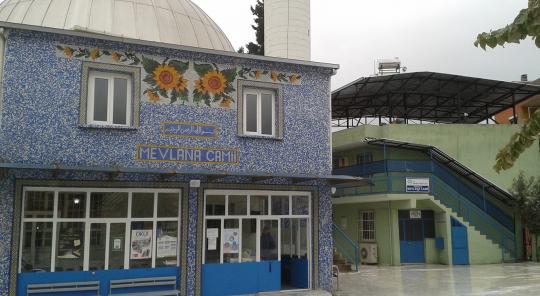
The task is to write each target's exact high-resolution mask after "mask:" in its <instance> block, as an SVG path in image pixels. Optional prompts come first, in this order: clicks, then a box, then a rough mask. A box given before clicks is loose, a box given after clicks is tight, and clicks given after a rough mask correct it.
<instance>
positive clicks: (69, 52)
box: [64, 47, 73, 60]
mask: <svg viewBox="0 0 540 296" xmlns="http://www.w3.org/2000/svg"><path fill="white" fill-rule="evenodd" d="M64 54H65V55H66V57H67V58H68V59H70V60H71V59H72V58H73V49H71V48H69V47H64Z"/></svg>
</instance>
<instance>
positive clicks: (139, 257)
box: [129, 221, 154, 268]
mask: <svg viewBox="0 0 540 296" xmlns="http://www.w3.org/2000/svg"><path fill="white" fill-rule="evenodd" d="M153 227H154V222H151V221H144V222H143V221H136V222H131V241H130V242H131V245H130V247H131V250H130V257H129V268H151V267H152V245H153V243H152V238H153V233H152V230H153Z"/></svg>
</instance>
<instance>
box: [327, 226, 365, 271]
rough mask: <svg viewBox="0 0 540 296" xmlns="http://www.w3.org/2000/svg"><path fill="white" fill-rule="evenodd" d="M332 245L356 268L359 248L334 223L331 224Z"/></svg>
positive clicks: (358, 262) (358, 261)
mask: <svg viewBox="0 0 540 296" xmlns="http://www.w3.org/2000/svg"><path fill="white" fill-rule="evenodd" d="M332 236H333V238H334V247H335V248H336V250H337V251H338V252H339V253H340V254H341V255H342V256H343V257H345V259H347V261H349V262H351V263H352V264H354V266H355V267H356V270H358V265H359V264H360V255H359V254H360V248H359V247H358V245H357V244H356V243H355V242H353V241H352V240H351V239H350V238H349V236H347V234H346V233H345V232H344V231H343V230H342V229H341V228H339V227H338V226H337V225H336V224H335V223H334V224H333V233H332Z"/></svg>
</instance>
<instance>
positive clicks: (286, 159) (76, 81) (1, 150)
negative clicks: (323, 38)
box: [0, 30, 332, 295]
mask: <svg viewBox="0 0 540 296" xmlns="http://www.w3.org/2000/svg"><path fill="white" fill-rule="evenodd" d="M56 44H76V45H80V46H87V47H91V46H96V47H101V48H108V49H113V50H119V51H130V52H137V53H142V54H148V55H154V56H168V57H175V58H178V59H183V60H196V61H199V62H206V63H220V64H234V65H238V66H239V67H252V68H257V69H269V70H275V71H282V72H294V73H299V75H301V76H302V82H301V84H300V85H283V96H284V110H285V112H284V113H285V117H284V131H283V140H274V139H260V138H246V137H239V136H238V135H237V116H238V115H237V111H236V110H231V109H222V108H209V107H196V106H185V105H167V104H152V103H147V102H143V103H142V104H141V109H140V127H139V128H138V129H134V130H127V129H103V128H88V127H80V126H79V112H80V105H79V104H80V91H81V87H80V85H81V81H80V80H81V69H82V62H81V61H79V60H76V59H73V60H69V59H65V58H59V57H57V55H56V53H55V46H56ZM6 49H7V50H6V58H5V67H4V89H3V104H2V105H3V110H2V112H3V117H2V122H1V125H0V143H1V145H0V161H1V162H9V163H25V164H61V165H80V166H100V167H126V168H160V169H169V168H171V169H182V170H194V171H197V170H199V171H200V170H201V169H206V170H213V171H220V172H237V173H247V174H249V173H251V172H257V173H268V174H281V175H294V174H302V175H313V176H323V175H330V174H331V159H330V158H331V143H330V122H329V119H330V104H329V99H330V76H331V72H330V70H329V69H323V68H317V67H311V66H301V65H289V64H282V63H270V62H265V61H257V60H251V59H242V58H237V57H227V56H220V55H210V54H202V53H196V52H187V51H180V50H173V49H166V48H156V47H144V46H139V45H133V44H121V43H115V42H109V41H103V40H97V39H88V38H79V37H71V36H64V35H56V34H49V33H40V32H31V31H24V30H12V31H11V32H10V34H9V38H8V40H7V47H6ZM170 121H181V122H194V123H201V124H210V125H216V126H218V127H219V129H218V131H219V134H218V137H217V139H216V140H214V141H212V140H208V139H195V138H194V139H191V138H175V137H163V136H161V135H160V124H161V123H162V122H170ZM140 144H143V145H144V144H147V145H159V146H183V147H199V148H232V149H239V151H240V163H239V164H238V165H227V164H220V165H208V164H199V165H195V164H179V163H142V162H138V161H136V155H135V151H136V145H140ZM201 178H202V179H203V182H204V177H201ZM16 179H32V180H87V181H108V180H110V176H109V175H108V174H101V173H82V172H60V173H55V174H52V173H51V172H47V171H29V170H25V171H21V170H11V171H5V170H0V237H1V239H0V295H8V293H9V285H10V279H11V278H12V275H11V274H10V273H11V267H10V264H11V255H12V245H13V244H12V238H13V233H12V228H13V219H14V217H16V214H15V213H14V200H15V180H16ZM158 180H160V179H159V176H156V175H145V174H121V175H119V176H115V177H114V181H126V182H156V181H158ZM166 181H167V182H187V181H188V179H186V177H182V176H178V177H171V178H168V179H167V180H166ZM220 182H222V181H220ZM223 182H224V183H228V184H230V183H238V182H239V183H246V182H248V181H247V180H242V179H239V178H227V179H226V181H223ZM272 182H274V183H275V184H283V182H278V181H276V180H273V181H269V183H272ZM302 185H314V186H317V187H318V188H319V189H318V192H319V212H318V215H319V217H320V220H319V221H318V225H319V242H318V247H319V257H318V259H319V261H318V264H319V278H318V281H319V286H320V287H321V288H323V289H326V290H329V289H330V288H331V275H330V269H331V260H332V233H331V231H332V229H331V194H330V187H329V186H328V185H327V184H326V182H325V181H317V182H314V183H311V184H309V183H307V184H302ZM198 198H200V197H198V196H197V192H196V191H191V192H190V194H189V218H188V220H189V225H188V230H189V233H188V235H189V238H190V239H189V240H188V242H187V244H186V245H187V254H188V258H186V259H185V260H186V262H187V274H188V277H187V289H188V293H187V294H188V295H194V294H195V276H194V274H195V272H196V270H195V269H196V265H195V262H196V257H195V256H196V247H197V246H196V242H195V240H194V239H191V238H194V237H196V230H197V223H198V220H197V215H198V214H197V213H198V212H197V200H198Z"/></svg>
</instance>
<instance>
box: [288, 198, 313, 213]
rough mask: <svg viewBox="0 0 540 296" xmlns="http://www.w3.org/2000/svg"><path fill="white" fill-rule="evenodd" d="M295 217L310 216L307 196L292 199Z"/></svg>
mask: <svg viewBox="0 0 540 296" xmlns="http://www.w3.org/2000/svg"><path fill="white" fill-rule="evenodd" d="M292 213H293V215H309V198H308V197H307V196H293V197H292Z"/></svg>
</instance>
